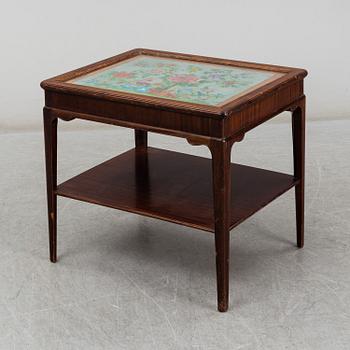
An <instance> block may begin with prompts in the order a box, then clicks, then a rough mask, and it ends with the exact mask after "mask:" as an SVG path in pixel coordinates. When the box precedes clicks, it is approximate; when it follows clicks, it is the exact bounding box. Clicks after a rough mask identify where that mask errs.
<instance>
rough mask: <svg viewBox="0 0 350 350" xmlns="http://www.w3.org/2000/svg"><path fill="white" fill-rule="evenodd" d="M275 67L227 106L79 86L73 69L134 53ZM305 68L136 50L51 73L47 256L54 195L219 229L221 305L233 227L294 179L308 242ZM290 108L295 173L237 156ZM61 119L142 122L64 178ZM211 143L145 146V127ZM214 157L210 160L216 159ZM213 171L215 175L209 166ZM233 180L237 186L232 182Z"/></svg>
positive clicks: (300, 231) (300, 232)
mask: <svg viewBox="0 0 350 350" xmlns="http://www.w3.org/2000/svg"><path fill="white" fill-rule="evenodd" d="M144 54H146V55H151V56H157V57H166V58H176V59H183V60H192V61H197V62H206V63H214V64H222V65H228V66H237V67H245V68H253V69H262V70H270V71H274V72H278V73H283V75H282V76H281V77H280V78H278V79H276V80H274V81H271V82H269V83H267V84H265V85H262V86H259V87H257V88H256V89H254V90H252V91H249V92H248V93H246V94H243V95H242V96H239V97H238V98H237V99H235V100H232V101H228V102H227V103H225V104H223V105H221V106H207V105H200V104H193V103H187V102H180V101H174V100H168V99H163V98H157V97H149V96H142V95H136V94H132V93H123V92H117V91H111V90H104V89H97V88H92V87H87V86H80V85H74V84H72V83H70V82H69V81H70V80H71V79H73V78H76V77H79V76H81V75H85V74H87V73H91V72H93V71H95V70H98V69H101V68H104V67H107V66H109V65H111V64H115V63H117V62H120V61H122V60H125V59H128V58H131V57H135V56H137V55H144ZM306 75H307V72H306V71H305V70H303V69H298V68H291V67H281V66H274V65H266V64H258V63H250V62H241V61H233V60H227V59H219V58H211V57H202V56H196V55H188V54H180V53H173V52H164V51H156V50H147V49H134V50H131V51H128V52H125V53H123V54H120V55H117V56H114V57H111V58H109V59H106V60H103V61H100V62H97V63H94V64H91V65H89V66H86V67H83V68H80V69H77V70H74V71H72V72H68V73H65V74H62V75H60V76H57V77H54V78H51V79H48V80H45V81H43V82H42V83H41V86H42V87H43V88H44V89H45V109H44V129H45V151H46V176H47V199H48V216H49V233H50V235H49V236H50V259H51V261H53V262H55V261H56V259H57V258H56V245H57V238H56V225H57V222H56V220H57V217H56V216H57V215H56V211H57V205H56V195H57V194H58V195H62V196H66V197H70V198H74V199H78V200H83V201H87V202H91V203H96V204H101V205H105V206H109V207H112V208H117V209H122V210H126V211H130V212H134V213H138V214H142V215H147V216H151V217H155V218H159V219H164V220H168V221H171V222H176V223H179V224H182V225H187V226H191V227H195V228H198V229H202V230H205V231H212V232H215V247H216V264H217V288H218V309H219V310H220V311H226V310H227V308H228V300H229V281H228V280H229V279H228V276H229V275H228V271H229V230H230V229H232V228H233V227H234V226H236V225H238V224H239V223H240V222H242V221H243V220H245V219H246V218H248V217H249V216H250V215H252V214H253V213H254V212H256V211H257V210H259V209H260V208H262V207H263V206H265V205H267V204H268V203H269V202H271V201H272V200H273V199H274V198H276V197H277V196H279V195H280V194H282V193H284V192H285V191H286V190H288V189H289V188H291V187H293V186H295V196H296V197H295V200H296V222H297V244H298V247H302V246H303V244H304V184H305V176H304V172H305V170H304V162H305V107H304V106H305V96H304V92H303V79H304V78H305V76H306ZM286 110H289V111H292V126H293V151H294V176H291V175H286V174H279V173H275V172H271V171H267V170H261V169H256V168H252V167H247V166H242V165H236V164H235V165H232V164H231V165H230V152H231V146H232V144H233V143H234V142H238V141H240V140H242V139H243V137H244V135H245V133H246V132H248V131H250V130H251V129H253V128H255V127H256V126H258V125H259V124H261V123H263V122H265V121H267V120H268V119H270V118H273V117H275V116H276V115H278V114H279V113H281V112H283V111H286ZM57 118H59V119H62V120H65V121H70V120H73V119H75V118H78V119H84V120H89V121H94V122H99V123H105V124H112V125H118V126H123V127H128V128H133V129H135V150H132V151H129V152H127V153H125V154H123V155H120V156H118V157H116V158H113V159H112V160H110V161H107V162H105V163H103V164H101V165H99V166H97V167H95V168H93V169H91V170H89V171H87V172H85V173H83V174H81V175H79V176H77V177H75V178H73V179H71V180H68V181H67V182H65V183H63V184H61V185H59V186H58V187H57V180H56V176H57V175H56V174H57V169H56V167H57V165H56V162H57V149H56V144H57ZM148 131H151V132H157V133H161V134H166V135H173V136H178V137H182V138H185V139H187V141H188V142H189V143H190V144H193V145H206V146H207V147H209V149H210V151H211V153H212V162H211V161H210V160H208V159H203V158H197V157H193V156H188V155H183V154H177V153H174V152H167V151H161V150H156V149H152V148H149V147H148V142H147V132H148ZM211 163H212V167H211ZM210 174H212V175H210ZM230 188H231V190H230Z"/></svg>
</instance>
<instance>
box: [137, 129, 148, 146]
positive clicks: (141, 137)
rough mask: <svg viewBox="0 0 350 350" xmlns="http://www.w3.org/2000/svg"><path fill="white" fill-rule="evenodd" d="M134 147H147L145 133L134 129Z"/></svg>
mask: <svg viewBox="0 0 350 350" xmlns="http://www.w3.org/2000/svg"><path fill="white" fill-rule="evenodd" d="M135 147H136V148H146V147H147V131H144V130H138V129H135Z"/></svg>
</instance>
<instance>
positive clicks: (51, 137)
mask: <svg viewBox="0 0 350 350" xmlns="http://www.w3.org/2000/svg"><path fill="white" fill-rule="evenodd" d="M44 136H45V163H46V188H47V210H48V223H49V244H50V245H49V247H50V260H51V262H56V261H57V195H56V187H57V118H56V117H53V116H52V115H51V113H50V112H49V111H48V110H47V109H45V108H44Z"/></svg>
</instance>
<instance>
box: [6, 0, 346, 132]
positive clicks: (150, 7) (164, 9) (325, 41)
mask: <svg viewBox="0 0 350 350" xmlns="http://www.w3.org/2000/svg"><path fill="white" fill-rule="evenodd" d="M349 4H350V2H349V1H346V0H326V1H325V0H324V1H322V0H321V1H305V0H304V1H301V0H294V1H281V0H279V1H271V0H265V1H243V0H235V1H233V0H231V1H222V0H220V1H205V0H202V1H190V0H187V1H185V0H172V1H165V0H162V1H159V0H158V1H155V0H147V1H135V0H129V1H110V0H106V1H97V0H94V1H93V0H90V1H89V0H75V1H73V0H69V1H68V0H60V1H49V0H46V1H43V0H37V1H35V0H34V1H15V0H13V1H8V2H4V1H2V2H1V9H0V60H1V62H0V63H1V64H0V78H1V82H0V89H1V91H0V132H1V131H5V132H6V131H9V130H20V129H22V130H23V129H27V130H28V129H38V128H40V127H41V121H42V117H41V111H42V106H43V91H42V90H41V88H40V87H39V83H40V81H41V80H43V79H45V78H49V77H51V76H54V75H57V74H60V73H63V72H65V71H68V70H72V69H75V68H78V67H80V66H82V65H86V64H88V63H92V62H94V61H96V60H100V59H103V58H106V57H109V56H113V55H115V54H117V53H120V52H122V51H125V50H128V49H131V48H134V47H148V48H154V49H162V50H170V51H179V52H187V53H195V54H203V55H207V56H217V57H224V58H232V59H239V60H248V61H257V62H262V63H273V64H280V65H287V66H288V65H289V66H296V67H302V68H306V69H307V70H308V71H309V76H308V77H307V80H306V89H305V90H306V94H307V97H308V104H307V106H308V118H310V119H337V118H346V117H349V116H350V90H349V81H350V20H349V18H350V5H349Z"/></svg>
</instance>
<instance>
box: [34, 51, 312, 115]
mask: <svg viewBox="0 0 350 350" xmlns="http://www.w3.org/2000/svg"><path fill="white" fill-rule="evenodd" d="M306 74H307V72H306V71H305V70H303V69H298V68H290V67H282V66H275V65H267V64H258V63H251V62H242V61H234V60H227V59H219V58H211V57H204V56H196V55H188V54H179V53H172V52H166V51H157V50H148V49H134V50H130V51H128V52H125V53H122V54H120V55H117V56H114V57H111V58H109V59H106V60H103V61H100V62H97V63H94V64H91V65H89V66H86V67H82V68H79V69H77V70H74V71H71V72H68V73H65V74H62V75H59V76H57V77H54V78H51V79H48V80H45V81H43V82H42V84H41V86H42V87H43V88H44V89H45V90H47V91H55V92H60V93H62V92H63V93H65V94H73V95H83V96H88V97H92V98H99V99H106V100H113V101H118V102H122V103H127V104H129V103H132V104H141V105H143V106H146V107H152V108H164V107H165V108H167V109H173V110H176V111H177V112H179V111H186V112H189V111H190V112H200V113H205V114H207V115H213V116H215V115H226V114H227V113H228V112H231V111H232V110H233V109H235V108H237V107H240V105H242V104H243V103H247V102H249V103H250V102H252V101H254V100H255V99H257V98H259V96H261V95H264V94H267V93H270V92H271V91H273V90H276V89H278V88H279V87H280V86H282V85H284V84H286V83H290V82H291V81H294V80H295V79H302V78H304V77H305V76H306Z"/></svg>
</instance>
